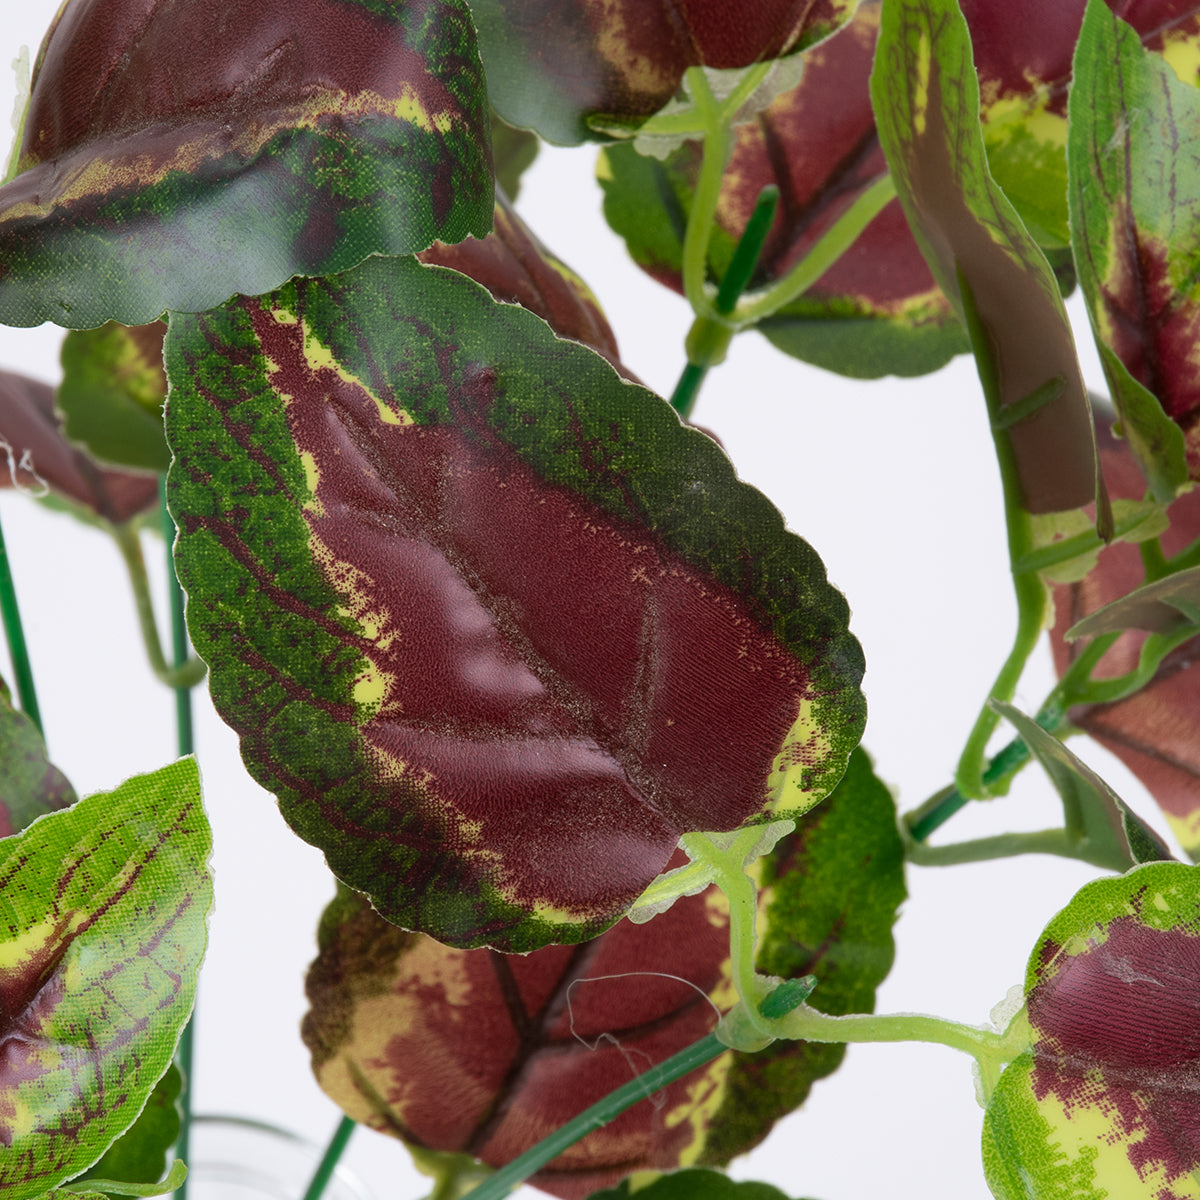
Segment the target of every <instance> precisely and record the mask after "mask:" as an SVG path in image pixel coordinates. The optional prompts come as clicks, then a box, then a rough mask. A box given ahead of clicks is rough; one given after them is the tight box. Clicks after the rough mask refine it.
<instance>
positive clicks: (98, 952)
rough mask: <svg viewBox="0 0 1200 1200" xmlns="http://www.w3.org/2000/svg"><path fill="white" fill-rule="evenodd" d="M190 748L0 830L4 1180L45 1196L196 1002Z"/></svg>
mask: <svg viewBox="0 0 1200 1200" xmlns="http://www.w3.org/2000/svg"><path fill="white" fill-rule="evenodd" d="M211 846H212V835H211V832H210V830H209V827H208V821H207V819H206V818H205V815H204V810H203V808H202V806H201V802H200V780H199V774H198V772H197V770H196V764H195V761H194V760H192V759H184V760H181V761H180V762H177V763H174V764H172V765H170V766H167V767H164V768H162V770H160V771H155V772H152V773H151V774H148V775H140V776H137V777H135V778H133V779H130V780H128V781H127V782H126V783H124V784H122V785H121V786H120V787H119V788H117V789H116V790H115V791H113V792H109V793H100V794H97V795H94V796H89V797H87V798H86V799H84V800H80V801H78V802H77V803H76V804H75V805H74V806H73V807H71V808H69V809H66V810H64V811H62V812H56V813H50V814H47V815H45V816H43V817H41V818H40V819H39V820H37V821H35V822H34V823H33V824H32V825H30V826H29V827H28V828H27V829H26V830H24V831H23V832H22V833H19V834H17V835H15V836H13V837H10V838H6V839H4V840H3V841H0V891H2V892H3V895H4V907H3V914H2V916H0V1048H2V1051H3V1052H2V1053H0V1191H2V1192H3V1194H4V1195H5V1196H6V1197H11V1200H26V1198H30V1197H35V1196H40V1195H42V1194H43V1193H44V1192H46V1191H47V1190H49V1189H51V1188H55V1187H57V1186H58V1185H59V1184H61V1183H63V1182H64V1181H65V1180H68V1179H71V1178H73V1177H75V1176H77V1175H78V1174H79V1173H80V1172H81V1171H83V1170H84V1169H85V1168H87V1167H89V1166H91V1165H92V1163H94V1162H95V1161H96V1160H97V1159H98V1158H100V1156H101V1155H102V1153H103V1152H104V1151H105V1150H106V1149H107V1148H108V1147H109V1146H110V1145H111V1144H112V1143H113V1142H114V1141H115V1140H116V1139H117V1138H118V1137H120V1135H121V1134H123V1133H124V1132H125V1131H126V1130H127V1129H128V1128H129V1127H130V1126H131V1125H132V1124H133V1123H134V1121H135V1119H136V1118H137V1117H138V1114H139V1113H140V1112H141V1111H142V1108H143V1106H144V1105H145V1103H146V1100H147V1098H148V1097H149V1096H150V1095H151V1093H152V1091H153V1090H154V1087H155V1085H156V1084H157V1082H158V1080H159V1079H160V1078H161V1076H162V1075H163V1074H164V1072H165V1071H166V1070H167V1068H168V1066H169V1065H170V1063H171V1058H172V1055H173V1053H174V1050H175V1045H176V1042H177V1041H178V1038H179V1034H180V1032H181V1030H182V1029H183V1026H184V1024H185V1022H186V1021H187V1018H188V1016H189V1015H190V1013H191V1010H192V1003H193V1000H194V998H195V988H196V974H197V971H198V969H199V966H200V961H201V959H202V958H203V956H204V949H205V942H206V939H207V929H206V923H207V918H208V912H209V908H210V906H211V903H212V884H211V880H210V878H209V874H208V855H209V852H210V850H211Z"/></svg>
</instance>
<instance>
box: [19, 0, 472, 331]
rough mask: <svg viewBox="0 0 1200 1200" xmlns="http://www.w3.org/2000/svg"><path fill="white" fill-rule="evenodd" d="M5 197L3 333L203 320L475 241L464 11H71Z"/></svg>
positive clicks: (152, 3)
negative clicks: (302, 283)
mask: <svg viewBox="0 0 1200 1200" xmlns="http://www.w3.org/2000/svg"><path fill="white" fill-rule="evenodd" d="M17 168H18V171H19V173H18V174H17V175H16V176H15V178H13V179H11V180H10V181H9V182H7V183H6V184H5V186H4V187H2V188H0V321H3V322H4V323H6V324H10V325H36V324H38V323H39V322H41V321H45V320H52V321H55V322H57V323H58V324H60V325H67V326H69V327H71V328H76V329H82V328H90V327H92V326H95V325H99V324H101V323H103V322H104V321H107V320H117V321H120V322H122V323H123V324H126V325H141V324H145V323H147V322H150V321H153V320H155V319H156V318H157V317H159V316H160V315H161V314H162V313H163V312H164V311H165V310H167V309H178V310H185V311H200V310H203V309H207V308H211V307H213V306H214V305H216V304H219V303H221V302H222V301H223V300H226V299H227V298H228V297H229V296H231V295H233V294H234V293H235V292H244V293H246V294H249V295H256V294H258V293H261V292H266V291H269V290H270V289H271V288H274V287H278V286H279V285H280V284H281V283H283V282H284V281H285V280H286V279H287V278H288V277H289V276H291V275H295V274H297V273H302V274H307V275H322V274H327V273H329V272H331V271H340V270H344V269H345V268H347V267H350V266H353V265H354V264H355V263H357V262H360V261H361V260H362V259H364V258H366V257H367V256H368V255H371V254H409V253H412V252H413V251H416V250H423V249H425V247H427V246H428V245H430V243H432V242H433V240H434V239H435V238H441V239H442V240H443V241H457V240H458V239H460V238H462V237H465V236H466V235H467V234H468V233H475V234H479V235H482V234H484V233H486V232H487V229H488V228H489V223H490V221H491V215H492V190H491V168H490V163H489V135H488V115H487V104H486V93H485V88H484V83H483V75H482V68H481V66H480V63H479V58H478V54H477V51H476V45H475V32H474V27H473V25H472V23H471V17H470V13H469V11H468V9H467V5H466V0H404V2H403V3H395V4H388V3H376V2H375V0H286V2H284V0H258V2H256V3H254V4H245V3H241V2H240V0H213V2H212V3H206V4H174V3H170V2H168V0H148V2H147V0H141V2H138V0H69V3H67V4H65V5H64V7H63V9H62V11H61V12H60V13H59V15H58V17H57V19H56V21H55V23H54V25H53V27H52V28H51V30H50V32H49V34H48V35H47V37H46V40H45V41H44V42H43V44H42V49H41V52H40V53H39V55H38V60H37V64H36V67H35V71H34V79H33V92H32V96H31V98H30V102H29V108H28V111H27V113H26V116H25V123H24V132H23V141H22V143H21V148H20V153H19V157H18V162H17Z"/></svg>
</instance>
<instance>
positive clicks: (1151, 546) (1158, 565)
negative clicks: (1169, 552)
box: [1138, 538, 1171, 583]
mask: <svg viewBox="0 0 1200 1200" xmlns="http://www.w3.org/2000/svg"><path fill="white" fill-rule="evenodd" d="M1138 549H1139V550H1140V551H1141V554H1142V570H1143V572H1145V576H1146V578H1145V582H1146V583H1154V582H1155V581H1156V580H1158V579H1163V578H1164V577H1165V576H1167V575H1169V574H1170V573H1171V568H1170V567H1169V566H1168V565H1167V558H1166V555H1165V554H1163V549H1162V543H1161V542H1160V541H1159V540H1158V538H1147V539H1146V540H1145V541H1144V542H1139V543H1138Z"/></svg>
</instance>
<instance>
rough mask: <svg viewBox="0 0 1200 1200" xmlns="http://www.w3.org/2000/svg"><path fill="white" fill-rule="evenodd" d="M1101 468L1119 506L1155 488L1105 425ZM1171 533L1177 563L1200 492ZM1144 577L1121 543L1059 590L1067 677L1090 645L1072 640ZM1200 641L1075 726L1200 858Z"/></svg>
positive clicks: (1125, 638) (1137, 640)
mask: <svg viewBox="0 0 1200 1200" xmlns="http://www.w3.org/2000/svg"><path fill="white" fill-rule="evenodd" d="M1096 433H1097V441H1098V443H1099V447H1100V462H1101V466H1102V469H1103V471H1104V478H1105V482H1106V484H1107V486H1108V490H1109V492H1110V493H1111V494H1112V495H1113V496H1114V497H1116V498H1122V497H1126V498H1132V497H1135V496H1141V495H1142V493H1143V492H1144V490H1145V487H1146V484H1145V480H1144V479H1143V477H1142V475H1141V473H1140V472H1139V470H1138V468H1137V465H1136V463H1135V462H1134V458H1133V454H1132V452H1131V451H1130V448H1129V444H1128V443H1127V442H1123V441H1118V440H1117V439H1116V438H1114V437H1113V435H1112V432H1111V429H1110V427H1109V426H1108V425H1107V424H1104V423H1100V424H1098V425H1097V431H1096ZM1167 514H1168V517H1169V518H1170V527H1169V528H1168V529H1167V531H1166V533H1164V534H1163V535H1162V538H1161V544H1162V549H1163V552H1164V553H1165V554H1167V555H1174V554H1178V553H1179V552H1180V551H1182V550H1183V549H1185V548H1186V547H1187V546H1188V545H1190V544H1191V543H1192V541H1193V540H1194V539H1195V538H1197V537H1200V492H1195V491H1193V492H1190V493H1188V494H1187V495H1185V496H1183V497H1182V498H1181V499H1179V500H1177V501H1175V503H1174V504H1172V505H1171V506H1170V508H1168V510H1167ZM1143 576H1144V571H1143V566H1142V559H1141V554H1140V553H1139V551H1138V548H1137V547H1136V546H1131V545H1128V544H1126V543H1122V542H1116V543H1114V544H1113V545H1111V546H1109V547H1108V548H1107V549H1106V550H1103V551H1101V553H1100V559H1099V563H1098V565H1097V566H1096V568H1095V570H1093V571H1092V572H1090V573H1089V574H1088V575H1087V577H1086V578H1084V579H1083V580H1081V581H1080V582H1079V583H1075V584H1071V585H1070V586H1069V587H1058V588H1056V589H1055V590H1054V608H1055V622H1054V627H1053V629H1052V630H1051V635H1050V645H1051V648H1052V650H1053V652H1054V665H1055V670H1056V671H1057V672H1058V673H1059V674H1060V675H1061V674H1062V673H1063V672H1064V671H1065V670H1066V669H1067V667H1068V666H1069V665H1070V664H1071V663H1072V662H1073V661H1074V660H1075V658H1076V657H1078V655H1079V654H1080V653H1081V652H1082V651H1083V649H1084V647H1085V645H1086V642H1084V641H1074V642H1068V641H1067V640H1066V634H1067V631H1068V630H1069V629H1070V628H1071V627H1072V626H1075V625H1077V624H1078V623H1079V622H1080V621H1081V620H1082V618H1084V617H1085V616H1086V615H1087V614H1088V613H1090V612H1093V611H1095V610H1097V609H1100V608H1102V607H1103V606H1104V605H1106V604H1109V603H1113V602H1115V601H1118V600H1120V599H1121V598H1122V597H1124V596H1127V595H1128V594H1129V593H1131V592H1133V591H1134V590H1135V589H1136V588H1137V587H1138V585H1139V584H1140V583H1141V581H1142V579H1143ZM1145 637H1146V634H1145V633H1144V632H1142V631H1139V630H1137V629H1136V628H1135V629H1131V630H1130V631H1129V632H1127V633H1125V634H1122V635H1121V637H1120V638H1119V639H1118V640H1117V642H1116V644H1115V645H1114V646H1113V647H1112V648H1111V649H1110V650H1109V651H1108V653H1107V654H1106V655H1105V656H1104V658H1103V659H1101V661H1100V664H1099V667H1098V668H1097V670H1096V671H1095V673H1094V675H1095V677H1096V678H1099V679H1105V678H1113V677H1116V676H1120V675H1124V674H1125V673H1126V672H1128V671H1131V670H1133V669H1134V668H1135V667H1136V666H1137V663H1138V658H1139V655H1140V653H1141V648H1142V644H1143V642H1144V641H1145ZM1197 653H1200V640H1198V639H1195V638H1193V639H1192V640H1191V641H1188V642H1185V643H1184V644H1183V645H1182V646H1180V647H1179V648H1178V649H1176V650H1173V651H1172V652H1171V653H1170V654H1168V655H1167V657H1166V658H1165V659H1164V660H1163V662H1162V664H1161V665H1160V666H1159V668H1158V670H1157V672H1156V673H1155V676H1154V678H1153V679H1152V680H1151V681H1150V683H1149V684H1148V685H1147V686H1146V687H1144V688H1142V689H1141V690H1140V691H1138V692H1135V693H1134V694H1133V695H1132V696H1129V697H1127V698H1126V699H1124V700H1117V701H1115V702H1112V703H1107V704H1094V705H1088V706H1086V707H1077V708H1075V709H1073V710H1072V711H1071V713H1070V719H1071V722H1072V723H1073V724H1074V725H1077V726H1079V727H1080V728H1081V729H1085V730H1086V731H1087V732H1088V733H1089V734H1090V735H1091V736H1092V737H1094V738H1096V740H1097V741H1099V742H1100V743H1101V744H1102V745H1103V746H1106V747H1107V748H1108V749H1109V750H1111V751H1112V752H1113V753H1114V754H1115V755H1117V757H1118V758H1120V759H1121V761H1122V762H1124V763H1125V765H1126V766H1127V767H1129V769H1130V770H1131V771H1133V773H1134V774H1135V775H1137V777H1138V778H1139V779H1140V780H1141V781H1142V783H1144V784H1145V785H1146V787H1147V788H1148V789H1149V791H1150V793H1151V795H1153V797H1154V799H1155V800H1156V802H1157V803H1158V805H1159V807H1160V808H1161V809H1162V810H1163V812H1164V814H1165V815H1166V817H1167V820H1168V821H1169V822H1170V825H1171V829H1172V832H1173V833H1174V834H1175V836H1176V837H1177V838H1178V839H1179V842H1180V844H1181V845H1182V846H1183V848H1184V849H1185V850H1186V851H1187V852H1188V853H1189V854H1190V855H1192V856H1193V857H1196V856H1197V855H1198V854H1200V748H1198V747H1200V679H1198V678H1197V676H1196V672H1195V671H1194V670H1193V669H1192V664H1193V662H1194V661H1195V657H1196V655H1197Z"/></svg>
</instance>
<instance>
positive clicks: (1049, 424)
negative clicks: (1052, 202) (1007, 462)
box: [871, 0, 1097, 513]
mask: <svg viewBox="0 0 1200 1200" xmlns="http://www.w3.org/2000/svg"><path fill="white" fill-rule="evenodd" d="M871 96H872V100H873V103H874V108H875V116H876V121H877V123H878V128H879V137H880V141H881V142H882V144H883V148H884V151H885V153H886V154H887V158H888V163H889V164H890V166H891V170H892V177H893V179H894V180H895V184H896V191H897V194H898V195H899V197H900V200H901V202H902V204H903V205H904V209H905V212H906V214H907V216H908V219H909V224H910V225H911V226H912V229H913V232H914V234H915V235H916V238H917V242H918V244H919V245H920V246H921V249H922V251H923V253H924V255H925V258H926V260H927V261H928V263H929V266H930V269H931V270H932V271H933V274H934V277H935V278H936V279H937V281H938V283H939V284H940V285H941V288H942V290H943V291H944V292H945V293H946V295H947V296H948V297H949V298H950V299H951V301H952V302H953V303H954V305H955V306H956V308H957V309H958V311H959V312H960V314H961V315H963V317H964V321H965V320H966V318H967V316H968V315H969V316H970V317H971V320H972V323H975V322H977V323H978V326H979V327H980V338H981V345H980V346H979V347H977V351H978V352H977V358H978V359H979V365H980V371H981V374H983V375H984V376H985V378H986V377H987V376H991V377H992V380H993V383H994V387H995V390H996V393H997V404H998V406H999V409H998V411H997V412H996V413H993V420H994V421H1003V422H1004V424H1005V427H1006V429H1007V434H1008V438H1009V441H1010V444H1011V446H1012V452H1013V457H1014V459H1015V462H1016V471H1017V474H1018V477H1019V479H1020V483H1021V489H1022V492H1023V497H1024V503H1025V507H1026V509H1027V510H1028V511H1029V512H1032V513H1046V512H1057V511H1061V510H1064V509H1070V508H1079V507H1082V506H1083V505H1085V504H1087V503H1088V502H1089V501H1091V500H1093V499H1095V497H1096V488H1097V479H1096V461H1095V442H1094V439H1093V435H1092V421H1091V413H1090V409H1089V405H1088V397H1087V392H1086V390H1085V389H1084V386H1083V378H1082V376H1081V374H1080V370H1079V363H1078V360H1077V358H1076V355H1075V344H1074V340H1073V338H1072V335H1071V326H1070V324H1069V322H1068V320H1067V315H1066V310H1065V309H1064V308H1063V303H1062V297H1061V296H1060V295H1059V290H1058V285H1057V283H1056V281H1055V278H1054V274H1053V272H1052V271H1051V269H1050V266H1049V264H1048V263H1047V261H1046V258H1045V256H1044V255H1043V254H1042V252H1041V251H1040V250H1039V249H1038V247H1037V244H1036V243H1035V242H1034V241H1033V239H1032V238H1031V237H1030V235H1029V233H1028V231H1027V230H1026V229H1025V227H1024V225H1023V224H1022V223H1021V220H1020V218H1019V217H1018V216H1017V213H1016V210H1015V209H1014V208H1013V207H1012V205H1011V203H1009V201H1008V200H1007V199H1006V198H1005V196H1004V193H1003V192H1002V191H1001V190H1000V188H999V187H998V186H997V185H996V183H995V182H994V180H993V179H992V178H991V175H990V174H989V172H988V166H987V158H986V155H985V152H984V147H983V139H982V135H981V133H980V128H979V82H978V79H977V77H976V73H975V66H974V62H973V59H972V54H971V39H970V35H969V33H968V31H967V25H966V22H965V21H964V19H963V17H962V15H961V14H960V12H959V10H958V4H957V3H956V2H955V0H901V2H898V3H893V4H888V5H885V7H884V12H883V21H882V25H881V28H880V39H879V48H878V51H877V53H876V56H875V69H874V72H873V74H872V76H871ZM964 293H967V294H964Z"/></svg>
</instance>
